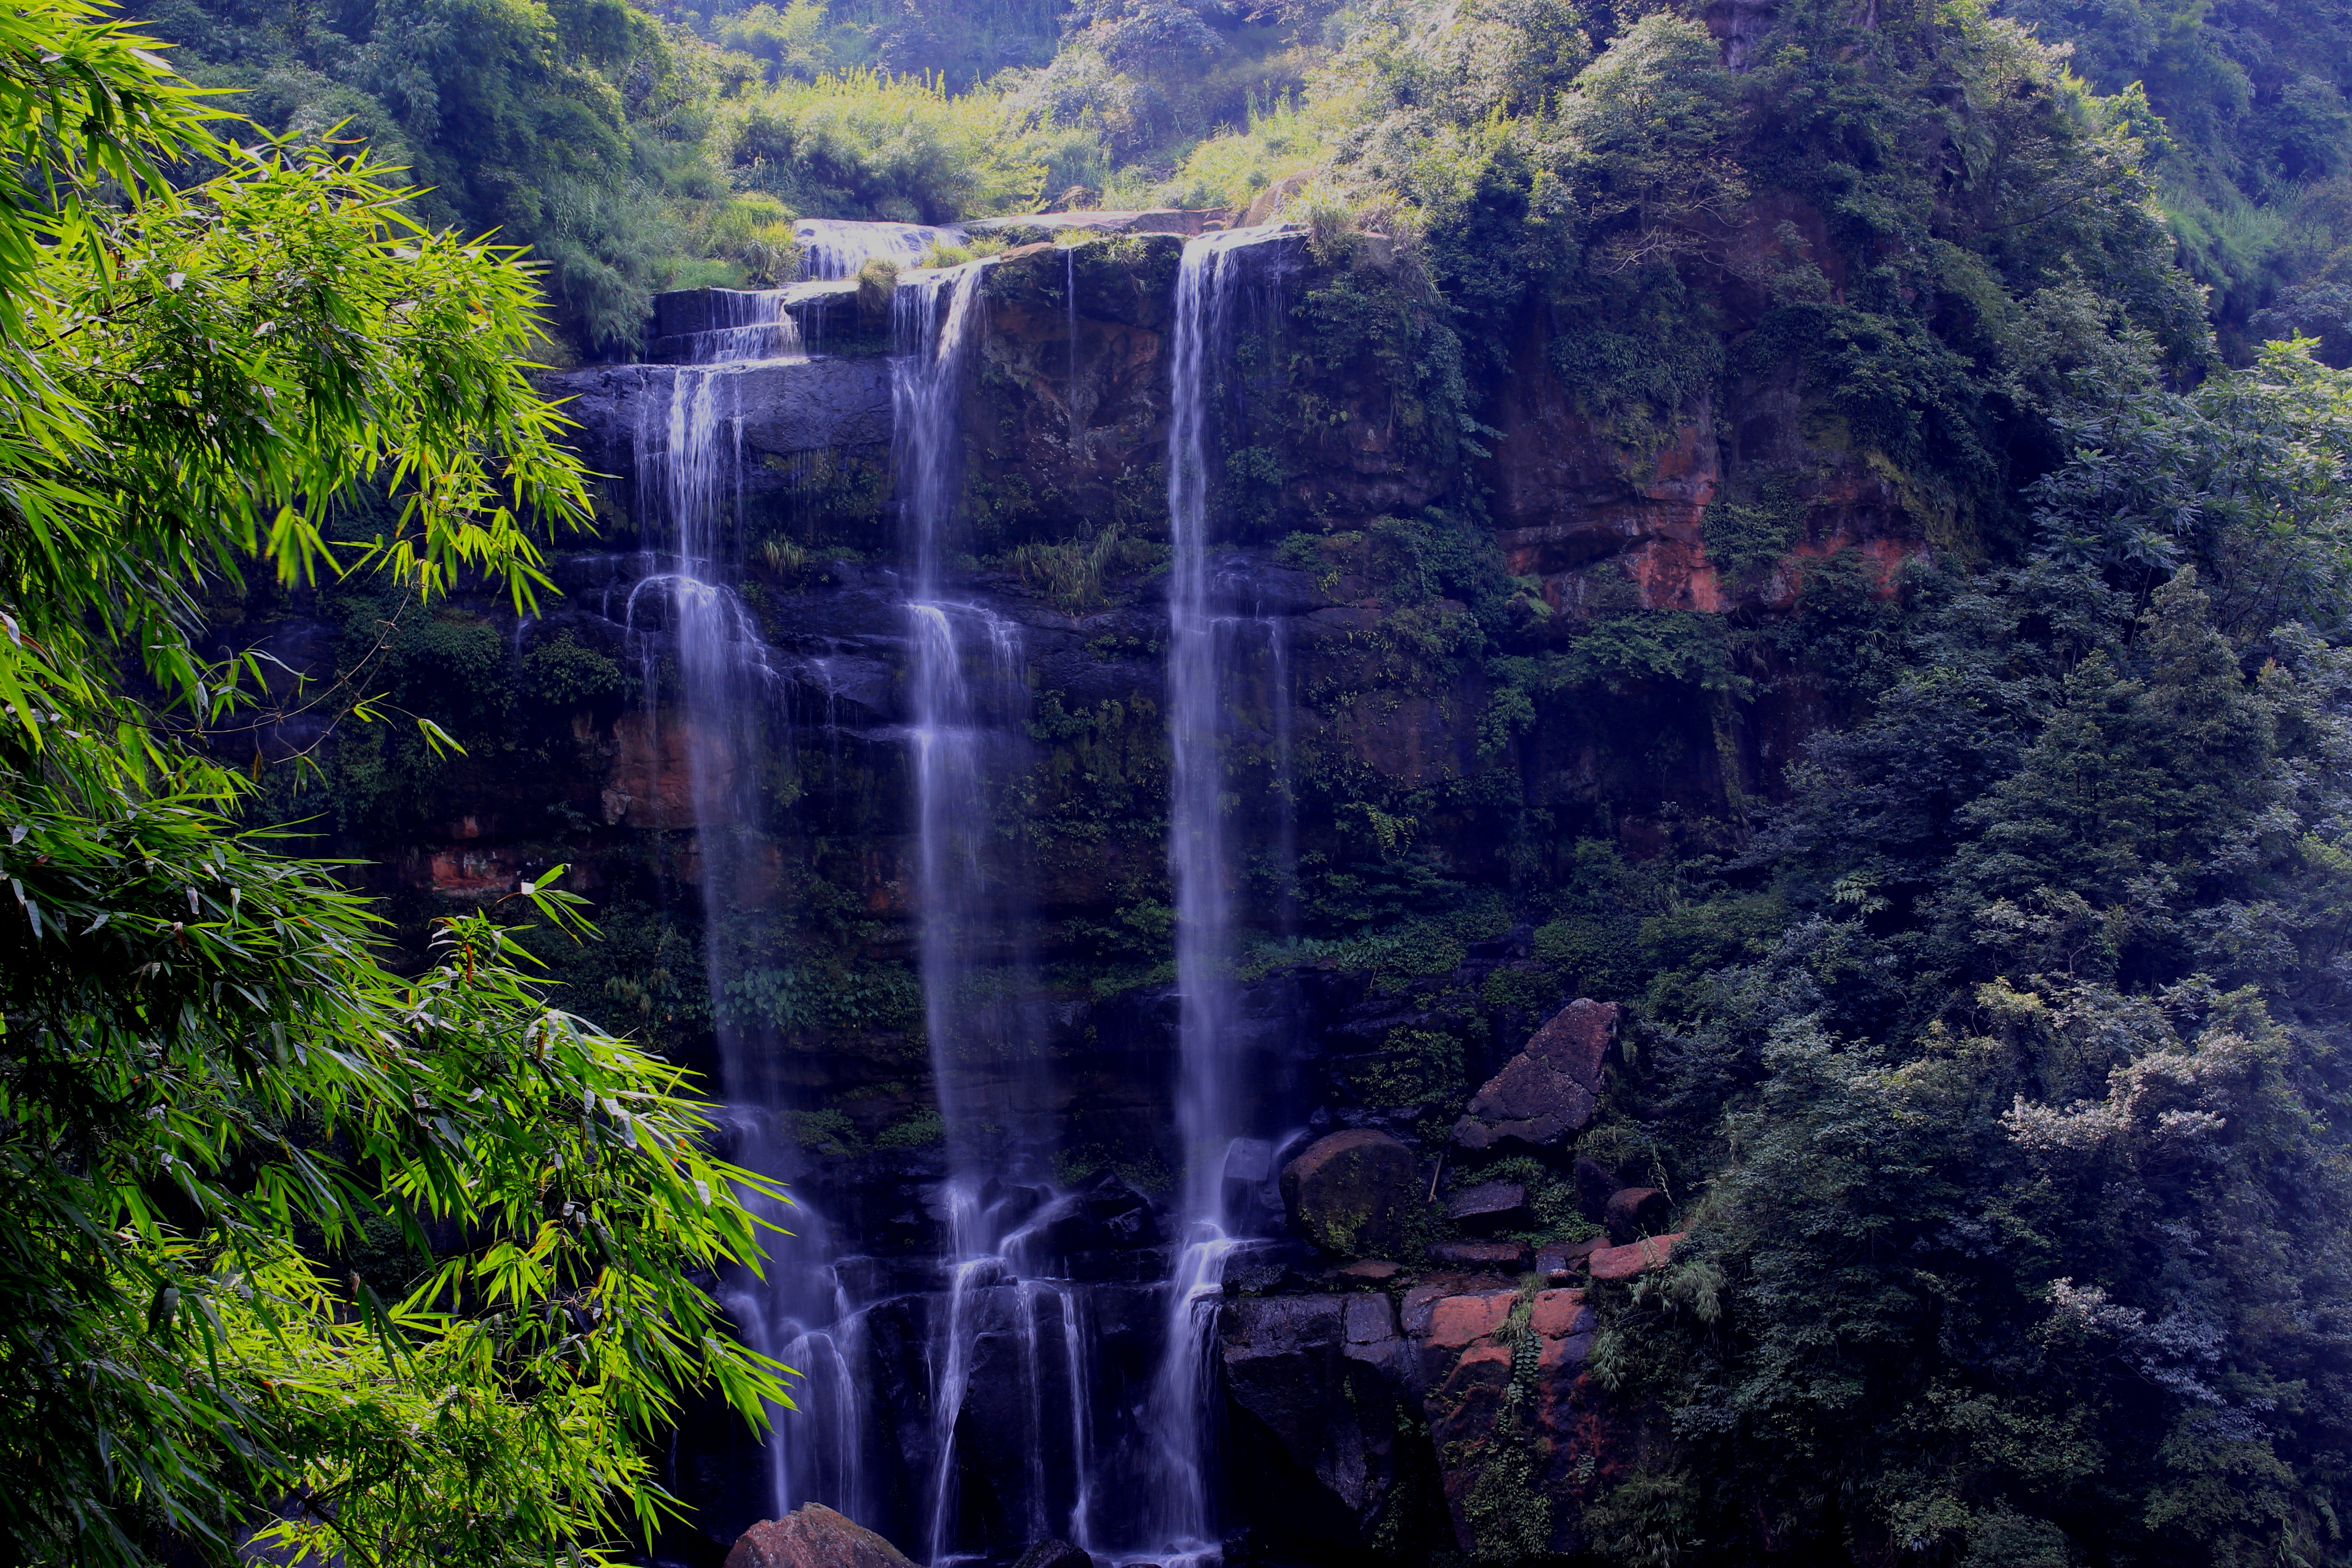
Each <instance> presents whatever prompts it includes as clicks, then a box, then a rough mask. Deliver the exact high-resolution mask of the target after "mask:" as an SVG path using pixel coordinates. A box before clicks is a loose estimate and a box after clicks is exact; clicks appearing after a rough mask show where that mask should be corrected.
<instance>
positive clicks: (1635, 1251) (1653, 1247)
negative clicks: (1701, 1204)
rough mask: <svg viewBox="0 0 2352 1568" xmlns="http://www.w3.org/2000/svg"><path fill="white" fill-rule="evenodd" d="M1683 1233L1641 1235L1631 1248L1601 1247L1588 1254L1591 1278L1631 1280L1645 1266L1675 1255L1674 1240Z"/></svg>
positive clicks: (1682, 1235)
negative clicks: (1590, 1259) (1589, 1256)
mask: <svg viewBox="0 0 2352 1568" xmlns="http://www.w3.org/2000/svg"><path fill="white" fill-rule="evenodd" d="M1684 1235H1685V1232H1682V1231H1679V1230H1678V1231H1676V1232H1675V1233H1674V1234H1673V1235H1672V1236H1652V1237H1643V1239H1642V1240H1640V1241H1637V1242H1635V1243H1633V1245H1632V1246H1631V1247H1602V1248H1601V1250H1600V1251H1598V1252H1596V1253H1594V1254H1593V1255H1592V1277H1593V1278H1594V1279H1632V1278H1633V1276H1634V1275H1636V1274H1639V1273H1642V1272H1643V1270H1645V1269H1651V1268H1659V1267H1661V1266H1662V1265H1664V1263H1665V1261H1666V1260H1667V1259H1668V1258H1672V1257H1673V1256H1674V1254H1675V1243H1676V1242H1678V1241H1680V1240H1681V1239H1682V1238H1683V1237H1684Z"/></svg>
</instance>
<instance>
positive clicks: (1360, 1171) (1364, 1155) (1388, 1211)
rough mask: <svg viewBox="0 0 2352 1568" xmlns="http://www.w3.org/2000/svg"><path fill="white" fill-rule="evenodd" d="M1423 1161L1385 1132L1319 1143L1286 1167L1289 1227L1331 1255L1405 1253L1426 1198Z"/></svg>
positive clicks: (1355, 1132) (1284, 1190)
mask: <svg viewBox="0 0 2352 1568" xmlns="http://www.w3.org/2000/svg"><path fill="white" fill-rule="evenodd" d="M1420 1189H1421V1173H1420V1168H1419V1162H1418V1161H1416V1160H1415V1159H1414V1158H1413V1152H1412V1150H1411V1149H1410V1148H1408V1147H1407V1146H1406V1145H1405V1144H1403V1143H1402V1142H1399V1141H1398V1140H1397V1139H1395V1138H1392V1137H1391V1136H1390V1135H1389V1134H1387V1133H1385V1132H1379V1131H1371V1130H1370V1129H1363V1128H1359V1129H1354V1130H1351V1131H1346V1132H1334V1133H1332V1134H1331V1135H1330V1136H1328V1137H1327V1138H1318V1139H1317V1140H1316V1141H1315V1142H1312V1143H1310V1144H1308V1145H1307V1149H1306V1151H1305V1152H1303V1153H1301V1154H1300V1155H1299V1156H1298V1157H1297V1159H1295V1160H1293V1161H1291V1162H1290V1163H1288V1164H1287V1165H1285V1166H1284V1167H1283V1168H1282V1197H1283V1202H1284V1205H1285V1206H1286V1207H1287V1208H1288V1209H1289V1211H1290V1219H1291V1223H1292V1224H1293V1225H1295V1226H1297V1228H1298V1231H1299V1233H1300V1234H1301V1235H1303V1236H1305V1237H1307V1240H1309V1241H1311V1242H1313V1243H1314V1244H1315V1245H1316V1246H1318V1247H1321V1248H1323V1250H1324V1251H1326V1252H1330V1253H1336V1254H1338V1255H1339V1256H1340V1257H1342V1258H1361V1257H1365V1256H1367V1255H1379V1254H1381V1253H1390V1254H1393V1253H1396V1252H1399V1251H1401V1250H1402V1248H1403V1246H1404V1240H1405V1228H1406V1226H1407V1223H1408V1222H1409V1221H1410V1220H1411V1218H1412V1212H1413V1209H1414V1207H1415V1206H1416V1205H1417V1203H1418V1201H1419V1199H1420V1197H1421V1190H1420Z"/></svg>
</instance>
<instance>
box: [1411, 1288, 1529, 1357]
mask: <svg viewBox="0 0 2352 1568" xmlns="http://www.w3.org/2000/svg"><path fill="white" fill-rule="evenodd" d="M1517 1300H1518V1292H1517V1291H1516V1290H1486V1291H1481V1292H1480V1293H1479V1294H1477V1295H1475V1296H1448V1297H1445V1298H1444V1299H1443V1300H1439V1301H1438V1302H1437V1303H1436V1304H1435V1306H1434V1307H1433V1308H1432V1309H1431V1311H1430V1314H1429V1328H1428V1331H1427V1332H1426V1333H1424V1334H1423V1336H1422V1342H1423V1343H1424V1344H1428V1345H1433V1346H1436V1347H1438V1348H1440V1349H1443V1350H1460V1349H1462V1348H1463V1347H1465V1346H1466V1345H1469V1344H1471V1343H1473V1342H1475V1341H1478V1340H1482V1339H1485V1338H1486V1336H1487V1335H1489V1334H1491V1333H1493V1332H1494V1331H1496V1330H1497V1329H1499V1328H1501V1327H1502V1326H1503V1321H1504V1320H1505V1319H1506V1318H1508V1317H1509V1316H1510V1315H1511V1304H1512V1303H1513V1302H1515V1301H1517Z"/></svg>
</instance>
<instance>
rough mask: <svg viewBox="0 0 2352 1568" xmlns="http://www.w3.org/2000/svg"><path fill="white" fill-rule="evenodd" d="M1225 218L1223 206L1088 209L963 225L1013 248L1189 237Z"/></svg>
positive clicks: (1219, 225) (1001, 218)
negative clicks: (1117, 237) (1093, 238)
mask: <svg viewBox="0 0 2352 1568" xmlns="http://www.w3.org/2000/svg"><path fill="white" fill-rule="evenodd" d="M1224 219H1225V211H1224V209H1223V208H1222V207H1146V208H1141V209H1136V210H1129V209H1093V208H1087V209H1082V210H1077V211H1071V212H1057V213H1023V214H1020V215H1017V216H1013V217H990V218H982V219H980V220H978V221H977V222H974V223H968V224H966V225H964V227H965V228H966V229H967V230H969V231H970V232H971V233H973V234H985V235H988V236H990V237H992V238H998V239H1004V240H1009V241H1010V242H1011V243H1013V244H1014V245H1030V244H1034V243H1035V242H1037V241H1039V240H1046V239H1053V240H1062V239H1066V238H1068V237H1071V236H1073V235H1096V234H1175V235H1183V236H1186V237H1191V236H1192V235H1197V234H1204V233H1206V232H1207V231H1208V230H1210V229H1212V228H1223V226H1224Z"/></svg>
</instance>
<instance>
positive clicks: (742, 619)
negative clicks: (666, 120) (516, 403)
mask: <svg viewBox="0 0 2352 1568" xmlns="http://www.w3.org/2000/svg"><path fill="white" fill-rule="evenodd" d="M779 298H780V295H766V296H762V295H751V294H744V295H739V296H735V299H736V300H738V301H740V302H748V303H740V304H739V305H738V306H737V307H736V308H734V309H733V311H732V315H731V317H730V320H728V321H722V322H720V323H719V324H718V325H717V326H716V327H715V329H714V330H712V331H708V332H704V333H700V334H698V336H697V338H696V341H695V342H694V343H693V349H694V353H693V356H692V357H693V359H694V361H695V363H691V364H682V365H677V366H674V367H669V368H667V370H666V371H664V372H663V373H661V374H667V377H668V378H669V388H668V396H667V399H666V400H664V399H654V398H649V399H647V400H646V407H647V410H648V414H649V415H657V416H658V417H657V418H649V419H648V421H647V423H646V425H645V426H641V427H640V428H639V430H638V432H637V475H638V484H639V487H640V493H641V497H642V505H643V510H644V511H645V512H646V515H647V517H648V518H649V519H659V520H660V521H663V522H665V523H666V524H667V528H668V531H669V542H668V548H667V550H666V551H664V552H662V554H661V558H660V560H659V562H658V566H659V570H657V571H655V572H653V573H650V574H647V575H646V576H645V577H643V578H642V579H640V580H639V582H638V583H637V584H636V585H635V587H634V588H633V589H632V590H631V592H630V595H629V598H628V605H627V609H626V625H627V627H628V629H629V631H630V634H631V636H632V637H633V638H634V639H635V642H636V645H637V647H638V649H639V652H640V656H641V658H642V660H643V675H644V683H645V689H646V702H647V708H648V711H647V715H646V722H647V723H648V725H649V726H651V725H653V724H654V723H656V721H657V717H658V714H659V707H658V701H659V694H658V687H659V684H660V665H661V657H660V656H661V651H662V649H663V648H664V647H667V648H669V649H671V650H674V651H675V654H676V656H677V677H678V684H679V688H680V689H679V691H678V693H677V695H678V698H679V703H678V721H679V726H680V730H681V731H682V733H681V737H680V738H681V741H682V747H681V749H682V750H683V752H684V753H685V757H686V761H687V771H688V782H689V795H690V802H691V809H692V820H691V822H689V823H678V824H675V825H668V826H679V827H688V826H690V827H691V828H692V829H693V830H694V844H695V848H696V861H697V863H698V869H699V891H700V895H701V902H702V907H703V909H702V912H703V921H704V931H705V944H704V954H705V963H706V974H705V981H706V984H708V986H709V994H710V997H711V1002H712V1011H713V1014H714V1016H716V1017H717V1018H718V1019H719V1021H720V1022H719V1056H720V1068H721V1074H722V1079H723V1082H722V1084H721V1089H722V1090H723V1092H724V1093H725V1095H726V1096H727V1099H728V1109H727V1112H726V1115H725V1118H724V1121H725V1125H726V1128H727V1131H729V1132H730V1134H731V1136H732V1138H733V1140H734V1142H735V1145H736V1147H735V1157H736V1158H737V1159H738V1160H740V1162H741V1163H745V1164H747V1165H749V1166H751V1168H753V1169H755V1170H758V1171H760V1172H761V1173H762V1174H765V1175H768V1176H770V1177H772V1178H777V1179H784V1178H788V1177H791V1176H793V1175H796V1174H797V1172H796V1170H795V1169H794V1168H793V1149H792V1147H791V1144H790V1141H789V1140H788V1139H787V1138H785V1137H784V1136H783V1133H782V1122H783V1121H784V1119H785V1118H786V1117H787V1116H788V1115H789V1114H790V1113H791V1110H793V1107H792V1106H791V1105H789V1104H788V1103H787V1102H786V1098H785V1096H784V1094H783V1092H782V1089H780V1087H779V1086H778V1085H777V1083H776V1082H775V1077H774V1072H773V1061H772V1058H773V1055H774V1053H773V1051H772V1048H771V1047H772V1042H769V1041H767V1040H765V1039H764V1038H762V1037H761V1036H759V1035H758V1034H757V1033H756V1032H755V1031H752V1030H751V1029H748V1028H746V1027H745V1026H741V1025H740V1024H738V1025H730V1024H729V1023H728V1022H727V1019H728V1017H729V1013H728V1009H727V1005H726V1003H727V996H728V983H729V981H730V979H731V978H733V975H734V973H736V972H737V970H738V968H739V967H740V965H739V962H738V960H737V958H736V957H735V955H734V954H733V953H732V952H730V941H729V937H728V934H727V933H728V930H729V925H728V922H729V920H730V915H731V913H732V906H733V905H735V904H736V903H737V902H738V901H740V900H743V899H744V898H746V897H747V896H748V895H750V894H751V890H752V889H751V884H752V883H753V882H754V881H755V880H756V879H757V876H758V874H759V873H758V867H759V861H760V857H759V854H758V847H757V843H756V840H757V837H758V835H759V834H760V833H761V830H762V828H763V827H764V826H765V824H764V822H763V820H762V812H761V806H760V804H759V800H758V795H757V792H756V790H755V788H754V779H755V776H756V773H757V767H756V764H757V762H758V759H759V757H760V755H761V750H762V748H764V747H766V746H769V745H771V744H773V743H775V739H774V737H775V731H776V729H777V728H779V726H776V725H774V724H772V716H773V715H774V713H775V710H776V709H777V708H778V705H779V702H780V699H781V694H782V680H781V678H780V676H779V672H778V670H777V668H776V665H775V660H774V658H773V656H772V653H771V650H770V649H769V647H768V645H767V643H766V642H765V641H764V640H763V639H762V637H761V634H760V627H759V623H758V621H757V619H756V617H754V616H753V615H752V614H751V610H750V608H749V607H748V606H747V605H745V604H744V603H743V601H742V599H741V598H740V596H739V595H737V594H736V592H735V591H734V589H733V588H732V587H731V586H730V578H731V577H732V576H733V574H734V570H733V569H734V566H735V563H733V562H732V561H731V559H730V545H729V538H728V522H729V520H730V516H733V515H740V510H741V504H740V503H741V497H740V488H739V487H740V474H741V468H742V453H741V450H740V443H741V432H742V419H743V409H742V406H741V398H740V392H741V388H742V384H743V381H742V377H743V375H744V374H745V373H746V372H747V371H749V370H750V369H751V368H752V367H753V366H754V365H757V364H761V363H775V362H778V361H785V362H791V361H798V360H801V359H803V358H804V357H805V355H804V354H803V353H802V351H801V342H800V337H799V332H798V329H797V328H796V326H795V325H794V323H793V320H792V318H791V317H790V316H789V315H787V314H785V313H784V312H783V311H782V310H781V309H780V308H775V307H774V306H773V305H772V303H771V302H772V301H774V300H777V299H779ZM753 1205H754V1207H755V1208H758V1209H760V1210H761V1211H762V1212H763V1213H765V1214H766V1216H767V1217H768V1218H770V1219H772V1220H773V1221H775V1222H776V1223H778V1224H780V1225H785V1226H789V1228H790V1230H791V1231H792V1232H793V1235H791V1236H790V1237H771V1238H770V1239H769V1241H768V1243H767V1247H768V1250H769V1252H770V1254H771V1258H770V1261H769V1263H768V1266H767V1269H766V1278H765V1279H756V1278H753V1277H751V1276H750V1275H749V1274H744V1275H740V1276H738V1277H734V1278H731V1279H728V1280H727V1281H726V1282H725V1283H724V1284H723V1285H722V1287H721V1297H722V1300H723V1301H724V1303H725V1305H726V1306H727V1308H728V1310H729V1311H730V1314H731V1315H732V1316H733V1317H734V1318H735V1320H736V1321H737V1322H738V1323H739V1325H740V1328H741V1331H742V1332H743V1334H744V1336H745V1338H746V1340H747V1341H749V1342H750V1343H751V1347H752V1348H753V1349H755V1350H757V1351H759V1352H761V1353H762V1354H765V1355H769V1356H772V1357H774V1358H776V1359H777V1360H779V1361H782V1362H783V1363H785V1364H786V1365H788V1366H791V1367H793V1368H794V1369H796V1370H797V1371H798V1372H799V1373H801V1377H802V1382H801V1384H800V1388H799V1392H798V1395H797V1403H798V1404H799V1405H800V1406H801V1409H800V1412H799V1414H798V1415H793V1414H791V1413H788V1412H784V1411H781V1410H772V1411H771V1412H770V1413H769V1435H768V1438H767V1441H766V1444H765V1447H764V1458H765V1461H766V1468H767V1471H768V1490H769V1501H770V1506H771V1507H772V1510H774V1511H775V1512H777V1513H781V1512H782V1511H784V1510H787V1509H789V1508H790V1507H792V1506H793V1504H794V1503H795V1502H798V1501H801V1500H807V1499H810V1498H817V1499H820V1500H824V1501H826V1502H828V1503H830V1504H832V1505H834V1506H836V1507H840V1508H843V1509H845V1510H852V1511H855V1510H858V1509H860V1508H861V1507H863V1506H864V1505H865V1500H864V1498H863V1496H862V1495H861V1485H860V1481H861V1478H860V1475H859V1456H860V1455H861V1453H862V1451H863V1448H864V1446H865V1444H864V1436H863V1431H862V1410H861V1405H860V1401H859V1398H858V1397H857V1390H856V1379H855V1377H854V1375H853V1373H852V1371H851V1368H852V1366H853V1365H854V1363H855V1361H856V1356H857V1353H858V1351H859V1348H860V1347H859V1346H858V1343H857V1334H858V1324H857V1321H856V1316H855V1314H854V1313H850V1312H848V1311H846V1310H845V1302H844V1301H843V1300H841V1297H840V1292H839V1290H838V1289H837V1288H835V1286H834V1285H833V1283H832V1281H831V1279H830V1278H829V1274H830V1271H829V1270H828V1269H827V1268H826V1267H825V1265H826V1263H827V1261H828V1259H829V1258H830V1255H831V1250H832V1249H831V1246H830V1243H829V1241H828V1238H827V1237H826V1234H825V1228H824V1219H823V1216H822V1215H818V1214H817V1213H816V1212H815V1211H814V1210H813V1209H811V1208H810V1207H809V1206H808V1205H806V1204H805V1203H802V1204H798V1205H794V1206H793V1208H792V1209H791V1210H790V1211H789V1212H788V1213H786V1212H780V1211H779V1210H778V1209H777V1207H776V1205H772V1204H771V1203H769V1202H768V1200H765V1199H759V1198H755V1199H754V1200H753Z"/></svg>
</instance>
